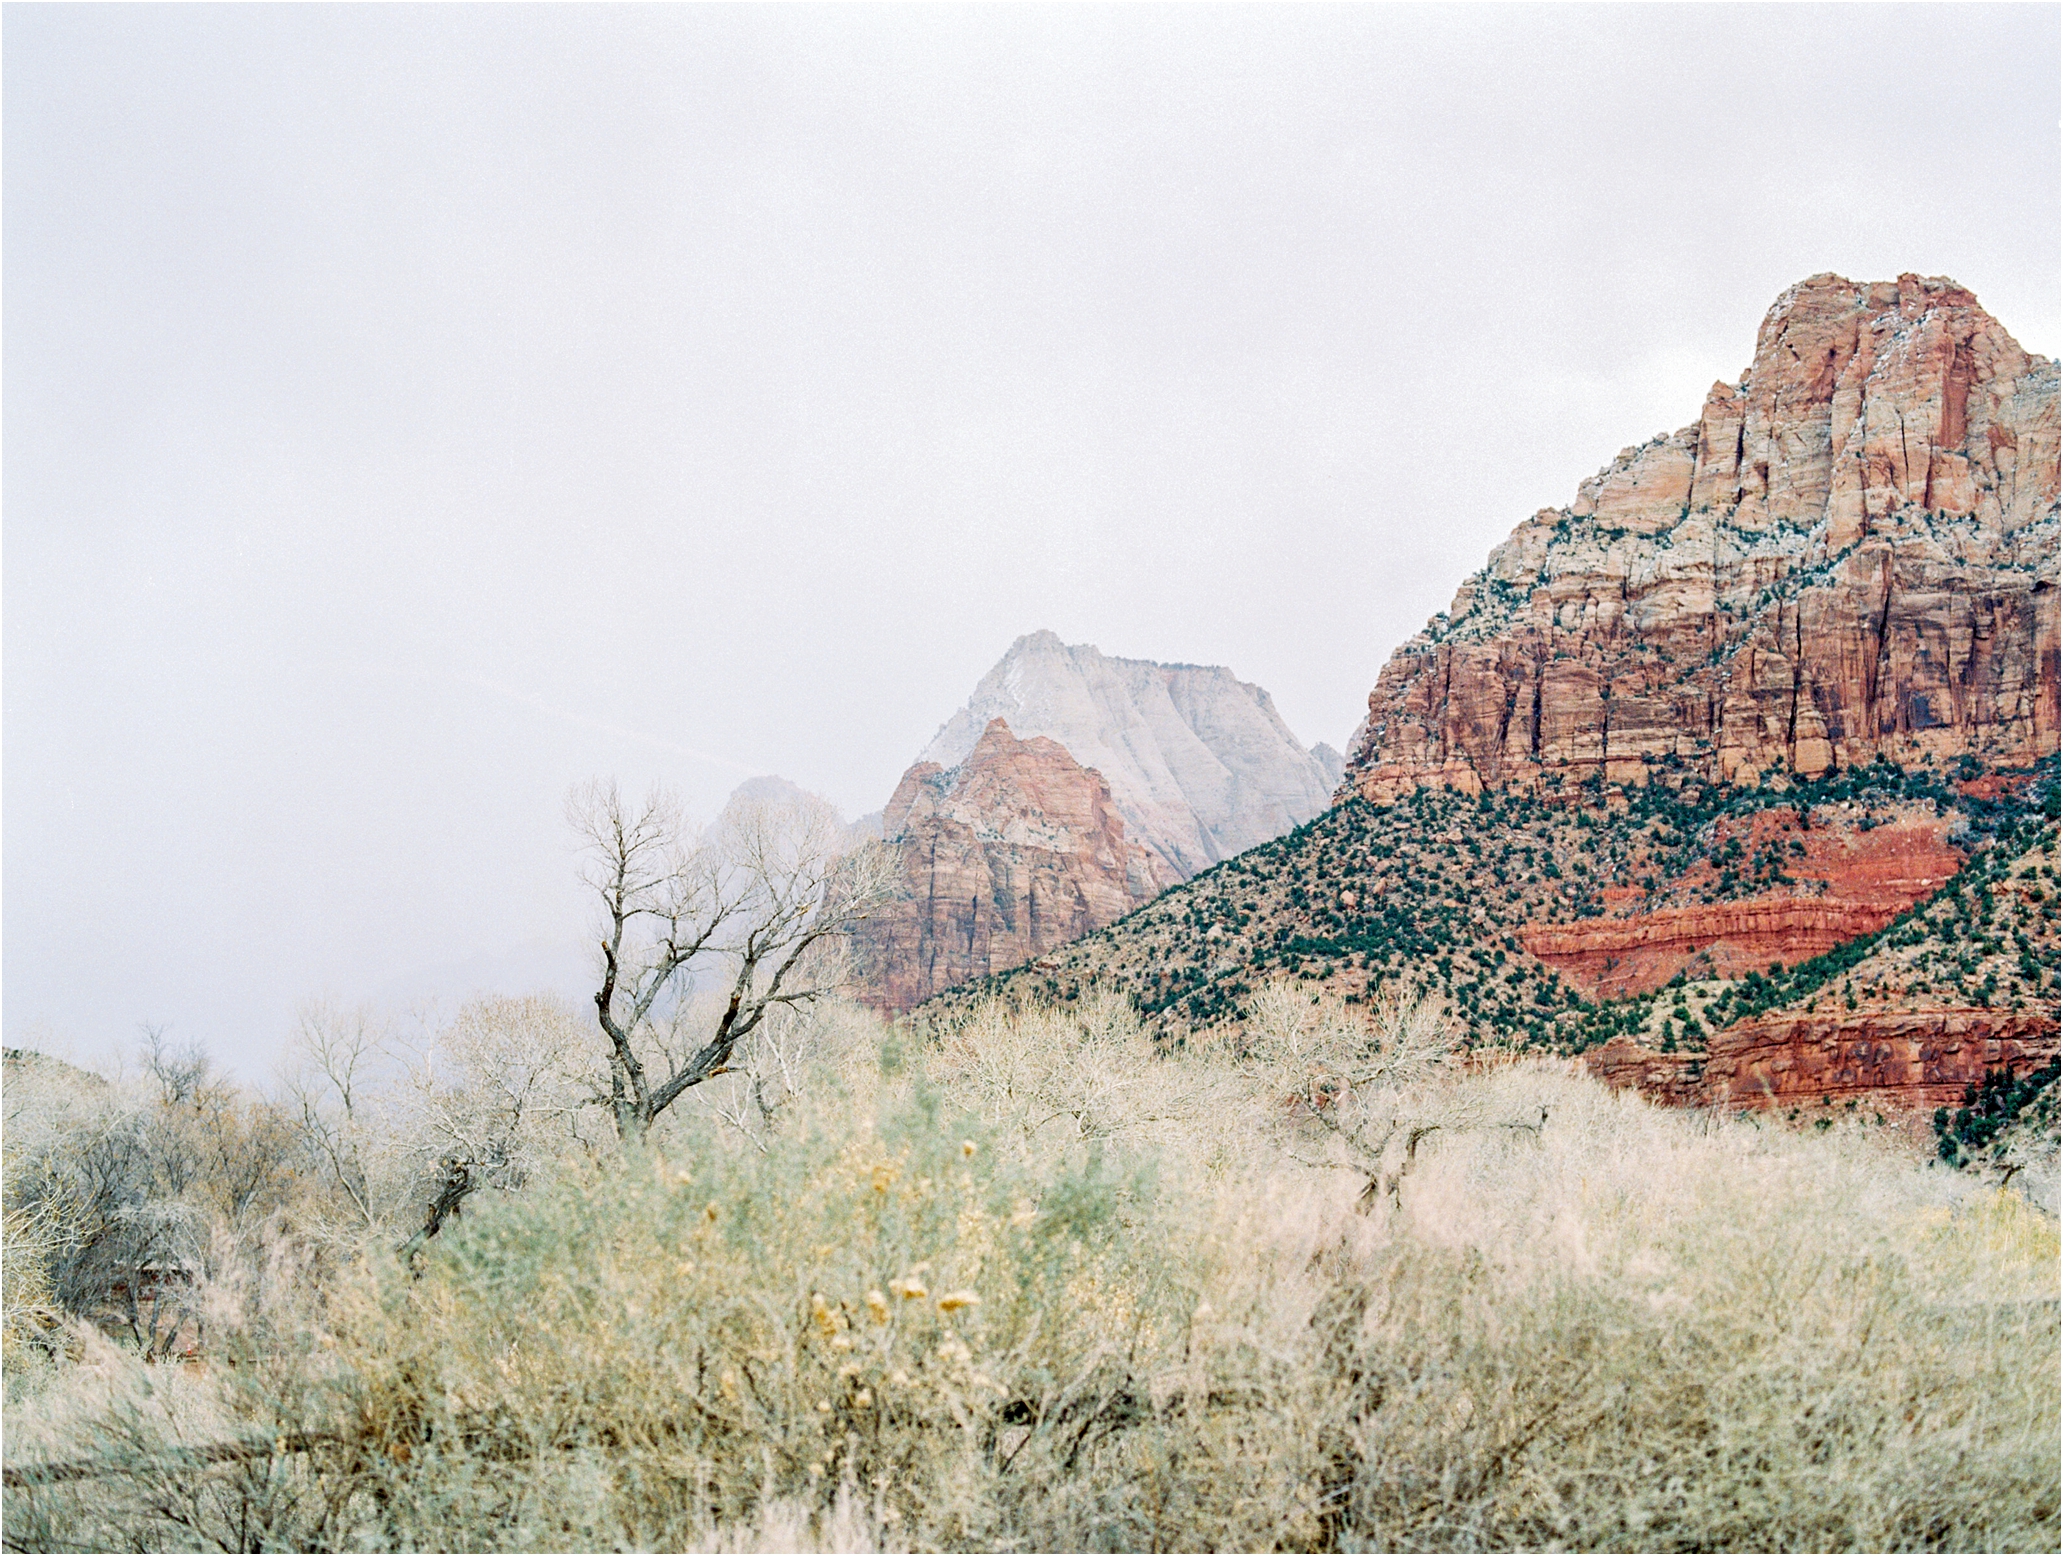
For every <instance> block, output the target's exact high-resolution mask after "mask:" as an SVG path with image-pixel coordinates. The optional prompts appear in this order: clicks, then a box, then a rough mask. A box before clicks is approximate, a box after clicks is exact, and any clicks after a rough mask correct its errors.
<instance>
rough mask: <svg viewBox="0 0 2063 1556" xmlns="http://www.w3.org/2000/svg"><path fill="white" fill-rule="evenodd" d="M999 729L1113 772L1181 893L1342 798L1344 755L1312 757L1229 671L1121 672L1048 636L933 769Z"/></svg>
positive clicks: (1125, 664)
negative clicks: (1203, 873) (1224, 862)
mask: <svg viewBox="0 0 2063 1556" xmlns="http://www.w3.org/2000/svg"><path fill="white" fill-rule="evenodd" d="M999 718H1000V719H1006V720H1008V722H1009V725H1010V728H1011V729H1012V731H1014V732H1015V733H1016V734H1017V735H1018V737H1019V738H1021V739H1029V738H1030V737H1032V736H1035V735H1042V736H1045V737H1047V738H1049V739H1052V740H1055V741H1058V742H1059V743H1060V744H1061V745H1062V746H1064V747H1066V749H1067V751H1068V753H1069V754H1070V755H1071V756H1073V758H1074V759H1075V760H1076V761H1077V762H1080V763H1081V764H1082V765H1084V766H1086V767H1093V768H1095V769H1096V770H1097V771H1098V772H1100V773H1101V774H1102V775H1103V777H1104V779H1105V781H1106V782H1107V783H1108V784H1109V785H1110V792H1111V796H1112V798H1113V799H1114V800H1115V801H1116V803H1117V807H1118V811H1119V813H1120V814H1121V815H1122V816H1123V817H1124V821H1125V826H1126V829H1127V831H1128V833H1129V834H1130V836H1131V837H1132V839H1133V840H1134V841H1135V842H1137V843H1139V844H1141V845H1142V846H1143V847H1145V848H1146V849H1147V850H1148V851H1149V852H1150V853H1152V854H1153V855H1155V857H1156V858H1157V859H1158V860H1159V861H1160V863H1161V865H1162V866H1163V867H1164V868H1165V871H1166V872H1167V874H1168V876H1169V878H1170V879H1175V880H1187V879H1188V878H1189V877H1190V876H1192V875H1194V874H1196V872H1197V871H1199V870H1203V869H1207V868H1209V867H1210V866H1211V865H1213V864H1216V863H1217V862H1218V861H1219V860H1221V859H1229V858H1230V857H1231V856H1232V855H1234V854H1237V853H1243V852H1245V851H1246V850H1247V849H1249V848H1252V847H1254V846H1255V845H1256V844H1258V843H1265V842H1267V841H1268V840H1269V839H1270V838H1275V837H1280V836H1281V835H1282V834H1283V833H1285V832H1287V831H1289V829H1290V828H1292V827H1294V826H1296V825H1297V824H1298V823H1300V822H1303V821H1308V820H1309V819H1310V818H1311V817H1313V816H1315V815H1317V814H1318V813H1319V812H1320V811H1321V810H1323V809H1325V807H1326V805H1327V803H1328V802H1329V801H1330V799H1331V797H1332V793H1333V791H1334V789H1335V788H1336V787H1337V786H1338V775H1337V772H1336V771H1335V770H1332V769H1330V768H1329V767H1328V765H1327V761H1326V756H1327V754H1328V753H1329V754H1331V755H1332V759H1333V761H1334V762H1335V763H1336V762H1337V761H1338V756H1337V754H1336V753H1330V748H1328V747H1318V748H1315V749H1314V750H1308V751H1307V750H1305V749H1304V747H1303V746H1302V745H1300V744H1298V742H1297V739H1296V737H1295V736H1294V735H1293V734H1291V733H1290V730H1289V726H1288V725H1286V724H1284V723H1283V722H1282V716H1281V715H1280V714H1278V713H1277V712H1276V711H1275V704H1274V702H1273V700H1272V699H1270V697H1269V696H1268V694H1267V693H1266V692H1265V691H1263V690H1262V689H1261V688H1260V687H1258V686H1255V685H1253V684H1251V683H1250V682H1247V681H1242V680H1240V679H1239V678H1238V677H1237V676H1235V675H1233V673H1232V672H1231V671H1230V670H1227V669H1225V668H1224V667H1223V666H1221V665H1183V664H1165V665H1164V664H1156V663H1154V662H1153V661H1151V660H1146V659H1114V658H1111V657H1110V656H1109V655H1107V654H1104V653H1102V652H1100V651H1099V650H1098V649H1096V648H1095V647H1093V646H1092V645H1089V644H1072V645H1070V644H1066V643H1063V642H1061V641H1060V639H1059V638H1058V637H1057V636H1055V635H1054V634H1053V633H1051V632H1034V633H1031V634H1029V635H1027V636H1025V637H1021V638H1019V639H1018V640H1017V641H1016V642H1015V643H1013V644H1011V645H1010V651H1009V652H1008V653H1007V654H1005V655H1004V656H1003V658H1002V660H1001V662H1000V663H998V664H997V665H996V667H995V668H994V669H993V670H991V671H989V673H988V674H987V675H986V676H984V677H983V678H982V680H981V684H980V685H979V686H977V687H976V688H975V690H974V695H973V696H972V697H971V698H969V699H968V702H967V706H966V707H964V708H962V709H961V710H960V711H959V712H957V713H955V714H954V715H953V716H952V717H951V718H950V719H948V720H947V721H946V723H945V724H944V725H943V726H942V727H941V728H940V730H939V732H938V734H937V735H936V736H935V737H934V738H933V740H932V742H931V744H930V745H929V746H928V747H927V748H926V749H925V751H924V753H923V756H922V760H924V761H927V762H932V763H935V764H937V765H938V766H940V767H952V766H954V765H956V764H957V763H959V762H961V761H962V760H964V759H965V758H966V757H967V755H968V753H969V752H971V751H972V750H973V749H974V747H975V743H976V741H977V740H978V739H980V738H981V737H982V734H983V731H984V730H986V729H987V728H988V726H989V725H990V723H991V722H992V721H993V720H995V719H999ZM891 835H892V829H891Z"/></svg>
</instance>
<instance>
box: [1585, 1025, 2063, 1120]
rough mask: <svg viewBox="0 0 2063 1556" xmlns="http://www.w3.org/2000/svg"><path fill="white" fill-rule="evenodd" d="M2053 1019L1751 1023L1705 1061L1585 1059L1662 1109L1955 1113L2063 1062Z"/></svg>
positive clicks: (1632, 1048) (1632, 1051)
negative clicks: (1855, 1108) (2003, 1079)
mask: <svg viewBox="0 0 2063 1556" xmlns="http://www.w3.org/2000/svg"><path fill="white" fill-rule="evenodd" d="M2056 1050H2057V1022H2056V1017H2055V1015H2054V1014H2053V1013H2052V1012H2048V1011H2002V1010H1929V1011H1904V1012H1889V1011H1861V1012H1857V1013H1854V1014H1846V1015H1831V1014H1816V1015H1802V1016H1801V1015H1796V1014H1784V1015H1779V1016H1770V1017H1765V1018H1764V1019H1762V1020H1759V1021H1744V1022H1742V1023H1741V1024H1740V1025H1739V1026H1736V1027H1733V1028H1730V1029H1729V1030H1727V1031H1725V1032H1721V1033H1718V1034H1716V1035H1715V1036H1714V1037H1713V1039H1712V1045H1711V1049H1710V1051H1709V1052H1708V1053H1705V1054H1701V1055H1693V1054H1684V1053H1673V1054H1664V1053H1656V1052H1654V1051H1653V1050H1651V1049H1646V1048H1642V1047H1640V1046H1638V1045H1637V1044H1635V1043H1634V1042H1632V1041H1631V1040H1629V1039H1627V1038H1623V1037H1621V1038H1614V1039H1613V1040H1612V1041H1611V1042H1609V1043H1607V1044H1605V1045H1604V1046H1603V1047H1602V1048H1598V1049H1593V1050H1592V1051H1591V1052H1590V1053H1589V1054H1587V1055H1586V1056H1585V1061H1586V1063H1587V1064H1588V1065H1589V1067H1590V1070H1591V1073H1593V1074H1594V1075H1597V1076H1598V1077H1599V1078H1600V1079H1602V1080H1603V1081H1605V1082H1606V1084H1608V1085H1612V1086H1620V1087H1626V1086H1634V1087H1638V1088H1639V1089H1640V1090H1642V1091H1644V1092H1646V1093H1647V1094H1648V1095H1650V1096H1653V1097H1656V1098H1658V1099H1660V1100H1662V1101H1666V1102H1675V1103H1681V1104H1688V1105H1706V1106H1712V1107H1723V1108H1771V1107H1817V1106H1820V1105H1822V1104H1840V1103H1843V1102H1848V1101H1864V1100H1866V1101H1868V1102H1869V1103H1870V1104H1871V1105H1872V1106H1875V1107H1879V1108H1882V1107H1899V1108H1910V1109H1914V1110H1921V1109H1929V1108H1937V1107H1943V1106H1949V1107H1952V1106H1954V1105H1955V1104H1956V1103H1957V1102H1959V1101H1960V1100H1961V1099H1962V1095H1963V1089H1964V1088H1965V1087H1967V1086H1973V1085H1976V1084H1978V1083H1979V1082H1981V1081H1982V1080H1983V1079H1984V1077H1985V1076H1986V1075H1987V1074H1988V1073H1990V1072H1991V1071H1994V1070H2011V1071H2012V1072H2013V1073H2014V1074H2016V1075H2024V1074H2026V1073H2027V1072H2028V1071H2030V1070H2035V1069H2039V1068H2040V1067H2041V1066H2042V1065H2043V1064H2046V1063H2047V1062H2048V1061H2049V1060H2051V1059H2053V1058H2055V1057H2056Z"/></svg>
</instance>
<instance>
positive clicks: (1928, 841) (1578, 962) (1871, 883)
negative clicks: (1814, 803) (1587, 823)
mask: <svg viewBox="0 0 2063 1556" xmlns="http://www.w3.org/2000/svg"><path fill="white" fill-rule="evenodd" d="M1867 819H1868V821H1869V823H1870V824H1869V825H1868V826H1864V825H1862V824H1861V822H1862V820H1863V818H1861V817H1858V816H1856V815H1854V814H1837V813H1832V812H1829V811H1826V810H1822V811H1819V812H1816V813H1812V814H1808V815H1803V816H1801V815H1800V813H1799V811H1798V810H1797V809H1795V808H1793V807H1790V806H1782V805H1778V806H1771V807H1770V808H1769V809H1767V810H1762V811H1757V812H1753V813H1751V814H1749V815H1747V816H1743V817H1738V818H1728V819H1727V820H1725V821H1722V822H1721V823H1720V824H1719V825H1718V826H1717V827H1716V828H1715V835H1714V839H1713V841H1714V843H1715V845H1720V846H1723V845H1724V844H1726V843H1727V842H1729V841H1731V840H1733V839H1736V838H1737V839H1739V841H1740V842H1741V844H1742V845H1743V847H1744V849H1745V850H1746V851H1748V852H1754V851H1757V850H1760V849H1762V848H1766V847H1768V846H1769V845H1771V844H1772V843H1777V844H1789V845H1793V846H1792V847H1790V848H1789V849H1788V850H1787V851H1786V853H1785V856H1784V872H1785V874H1786V875H1787V876H1788V877H1789V878H1790V880H1791V882H1792V883H1793V884H1791V885H1789V886H1787V887H1785V888H1784V889H1783V890H1781V891H1774V892H1766V893H1763V894H1761V895H1758V896H1753V897H1734V898H1730V899H1726V900H1716V901H1715V900H1706V898H1707V893H1708V891H1709V890H1710V888H1711V886H1712V883H1713V880H1714V877H1715V872H1714V870H1713V868H1712V866H1711V864H1710V863H1709V862H1707V861H1700V862H1699V863H1698V864H1697V865H1696V866H1695V867H1694V868H1693V869H1692V870H1690V871H1689V872H1687V873H1686V874H1684V875H1681V876H1678V877H1676V878H1674V879H1671V880H1667V881H1664V882H1661V883H1659V884H1660V888H1661V894H1662V895H1661V901H1660V903H1659V905H1658V903H1657V901H1656V899H1655V898H1654V897H1652V896H1650V894H1649V893H1647V892H1645V891H1641V890H1638V889H1632V890H1625V891H1606V892H1604V893H1603V894H1602V895H1603V896H1604V897H1605V898H1606V900H1607V901H1608V902H1611V903H1612V904H1613V911H1608V912H1607V913H1606V914H1605V915H1604V916H1603V917H1600V918H1589V919H1578V920H1576V921H1574V922H1567V921H1565V922H1562V923H1534V924H1529V925H1527V926H1526V927H1525V928H1523V929H1521V930H1520V931H1519V941H1520V943H1521V944H1522V945H1523V946H1524V947H1525V948H1526V950H1527V952H1528V953H1530V954H1531V955H1533V956H1537V957H1538V958H1539V959H1540V960H1541V961H1543V962H1545V963H1547V965H1548V966H1550V967H1552V968H1554V970H1555V971H1556V972H1558V973H1560V974H1561V975H1562V976H1563V977H1564V978H1566V979H1567V980H1568V981H1569V983H1570V984H1571V985H1572V986H1573V987H1575V988H1576V989H1577V990H1579V991H1580V992H1582V993H1583V994H1584V995H1586V996H1588V997H1590V998H1593V999H1597V998H1604V999H1612V998H1617V997H1620V996H1623V995H1627V994H1644V993H1648V992H1651V991H1652V990H1655V989H1659V988H1660V987H1662V985H1663V984H1665V983H1667V982H1668V981H1669V980H1670V979H1671V978H1673V977H1675V976H1676V975H1677V974H1678V973H1684V974H1685V975H1686V976H1688V977H1691V978H1736V977H1739V976H1740V975H1741V974H1743V973H1748V972H1761V971H1762V970H1763V969H1765V968H1766V967H1768V966H1769V965H1770V964H1771V963H1772V962H1781V963H1783V964H1784V965H1786V966H1788V965H1790V964H1791V963H1793V962H1802V961H1804V960H1806V959H1807V958H1808V957H1814V956H1818V955H1820V954H1821V953H1822V952H1825V951H1831V950H1832V949H1833V948H1834V947H1835V946H1837V945H1841V944H1843V943H1845V942H1846V941H1849V940H1853V939H1855V938H1856V937H1857V936H1858V935H1867V934H1871V933H1873V932H1874V931H1876V930H1879V929H1882V928H1883V927H1884V926H1885V925H1886V924H1888V923H1890V922H1891V921H1892V920H1893V919H1895V918H1897V917H1898V915H1899V914H1901V913H1903V912H1904V911H1905V910H1906V909H1907V908H1910V907H1911V906H1912V905H1913V904H1914V903H1916V902H1919V901H1922V900H1923V899H1925V898H1926V897H1929V896H1931V895H1932V894H1933V893H1934V892H1935V891H1936V890H1937V889H1938V888H1939V887H1940V886H1941V885H1942V884H1943V883H1944V882H1946V881H1947V880H1948V879H1949V878H1950V877H1951V876H1953V875H1954V874H1956V872H1957V871H1959V870H1961V869H1962V867H1963V864H1964V858H1963V855H1962V853H1961V852H1959V851H1958V850H1957V849H1956V848H1955V847H1954V846H1953V845H1952V844H1951V843H1950V842H1949V832H1950V828H1951V824H1952V823H1951V820H1950V818H1948V817H1946V816H1942V815H1939V814H1937V813H1936V812H1935V811H1934V810H1933V808H1932V807H1931V806H1912V807H1907V808H1906V809H1905V810H1904V811H1902V812H1900V813H1897V814H1894V815H1892V816H1891V817H1890V818H1889V819H1888V820H1887V819H1883V818H1880V817H1877V816H1870V817H1868V818H1867Z"/></svg>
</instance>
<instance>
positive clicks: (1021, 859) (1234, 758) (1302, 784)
mask: <svg viewBox="0 0 2063 1556" xmlns="http://www.w3.org/2000/svg"><path fill="white" fill-rule="evenodd" d="M1340 772H1341V765H1340V756H1339V753H1338V752H1336V751H1334V750H1333V749H1332V748H1331V747H1330V746H1323V745H1321V746H1317V747H1313V748H1312V749H1310V750H1306V749H1305V748H1304V747H1303V746H1302V745H1301V744H1300V743H1299V742H1298V740H1297V738H1296V736H1294V735H1293V734H1291V733H1290V730H1289V726H1288V725H1287V724H1285V723H1284V722H1283V721H1282V716H1281V715H1280V714H1279V713H1277V712H1276V711H1275V704H1274V701H1273V699H1271V698H1270V697H1269V696H1268V694H1267V692H1265V691H1263V690H1262V689H1261V688H1260V687H1258V686H1255V685H1253V684H1252V683H1251V682H1247V681H1242V680H1240V679H1239V678H1238V677H1237V676H1235V675H1234V674H1233V673H1232V672H1231V671H1230V670H1228V669H1225V668H1224V667H1223V666H1220V665H1190V664H1158V663H1155V662H1154V661H1152V660H1145V659H1118V658H1114V657H1111V656H1109V655H1106V654H1104V653H1102V652H1101V651H1100V650H1098V649H1097V648H1095V647H1093V646H1091V645H1088V644H1074V645H1070V644H1066V643H1063V642H1061V640H1060V639H1059V637H1058V636H1057V635H1055V634H1054V633H1052V632H1033V633H1028V634H1026V635H1025V636H1023V637H1021V638H1019V639H1018V640H1017V641H1016V642H1015V643H1013V644H1011V646H1010V649H1009V652H1007V653H1006V654H1005V655H1004V656H1003V658H1002V660H1001V661H1000V662H998V663H997V664H996V666H995V667H994V668H993V669H991V670H990V671H989V672H988V674H987V675H985V676H983V677H982V679H981V682H980V684H979V685H977V686H976V687H975V690H974V695H973V696H972V697H970V698H969V699H968V700H967V703H966V705H965V706H964V707H962V708H960V709H959V710H958V711H957V712H955V713H954V714H953V716H952V717H951V718H949V719H947V720H946V722H945V723H944V724H943V725H942V726H941V727H940V728H939V731H938V733H937V734H936V735H935V736H934V737H933V738H932V740H931V743H930V745H928V746H927V747H926V748H925V750H924V753H923V755H922V756H920V757H919V758H918V760H917V761H916V762H915V763H914V764H913V765H912V766H911V767H910V769H909V771H908V772H906V773H905V774H904V775H903V779H902V782H901V783H900V784H899V785H898V786H897V788H896V792H895V796H894V798H893V799H891V800H890V801H889V803H888V806H887V808H886V810H885V811H884V813H883V815H882V837H883V839H884V842H885V844H886V846H888V847H889V848H891V849H893V850H895V852H896V855H897V863H898V868H899V870H900V872H901V875H902V890H901V893H900V895H899V897H898V899H897V901H896V902H895V904H894V905H893V906H892V907H891V908H890V909H889V910H887V911H886V912H884V913H882V914H880V915H879V916H878V917H877V918H876V919H874V920H873V921H872V922H870V923H869V924H868V925H866V926H865V927H864V928H863V929H862V931H861V932H860V934H859V935H858V936H857V938H856V942H855V951H856V955H857V960H858V963H859V966H860V969H861V980H860V984H859V989H860V997H861V998H862V999H864V1000H865V1001H866V1002H867V1003H869V1004H871V1005H873V1006H875V1007H876V1008H877V1009H881V1010H884V1011H902V1010H907V1009H909V1008H910V1007H911V1006H913V1005H915V1004H917V1003H919V1002H921V1001H923V1000H925V999H928V998H930V997H931V996H932V995H934V994H936V993H938V992H940V991H941V990H944V989H949V988H952V987H954V986H955V985H957V984H959V983H962V982H965V981H966V980H968V979H970V978H979V977H985V976H987V975H989V974H991V973H996V972H1002V971H1005V970H1007V969H1009V968H1011V967H1015V966H1019V965H1021V964H1023V963H1024V962H1027V961H1030V960H1032V959H1034V958H1037V957H1039V956H1042V955H1044V954H1045V953H1046V952H1048V951H1051V950H1053V949H1055V948H1056V947H1058V946H1061V945H1064V944H1066V943H1067V942H1069V941H1071V940H1074V939H1077V938H1079V937H1080V936H1082V935H1085V934H1088V933H1090V932H1091V931H1092V930H1095V929H1098V928H1101V927H1102V926H1103V925H1105V924H1108V923H1111V922H1112V921H1114V920H1116V919H1118V918H1120V917H1122V916H1123V915H1124V914H1125V913H1127V912H1129V911H1131V909H1133V908H1134V907H1137V906H1138V905H1139V904H1140V903H1143V902H1147V901H1150V900H1151V899H1152V898H1153V897H1154V896H1156V895H1158V894H1159V893H1160V892H1161V891H1163V890H1165V889H1166V888H1167V887H1169V886H1172V885H1174V884H1175V883H1177V882H1178V881H1183V880H1186V879H1188V878H1189V877H1190V876H1192V875H1194V874H1196V873H1197V872H1198V871H1199V870H1205V869H1208V868H1210V867H1211V866H1212V865H1214V864H1216V863H1218V862H1219V861H1220V860H1223V859H1226V858H1230V857H1231V856H1232V855H1234V854H1237V853H1241V852H1244V851H1245V850H1246V849H1249V848H1251V847H1253V846H1254V845H1255V844H1257V843H1262V842H1265V841H1267V840H1268V839H1269V838H1272V837H1279V836H1281V835H1282V834H1283V833H1285V832H1287V831H1289V830H1291V829H1292V828H1294V827H1295V826H1297V825H1298V824H1300V823H1301V822H1304V821H1307V820H1309V819H1310V818H1311V817H1312V816H1315V815H1317V814H1319V813H1320V812H1321V811H1323V810H1324V809H1325V808H1326V806H1327V805H1328V804H1330V803H1331V799H1332V795H1333V792H1334V790H1335V789H1336V788H1337V787H1338V784H1339V779H1340Z"/></svg>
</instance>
